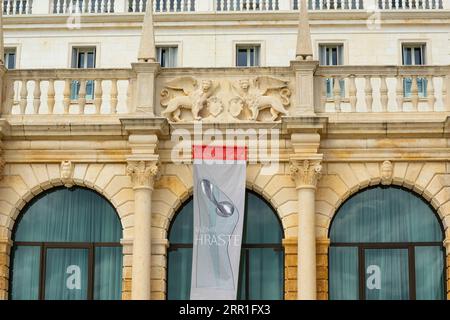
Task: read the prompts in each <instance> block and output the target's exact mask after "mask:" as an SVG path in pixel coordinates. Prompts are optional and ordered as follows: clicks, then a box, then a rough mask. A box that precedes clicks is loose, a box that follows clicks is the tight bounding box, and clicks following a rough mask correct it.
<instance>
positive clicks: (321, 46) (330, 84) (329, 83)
mask: <svg viewBox="0 0 450 320" xmlns="http://www.w3.org/2000/svg"><path fill="white" fill-rule="evenodd" d="M333 47H334V48H336V62H337V64H335V65H334V64H320V60H322V51H323V50H325V52H326V51H327V49H329V48H333ZM345 48H346V43H344V42H343V41H336V42H318V43H317V54H318V60H319V64H320V66H324V67H338V66H343V65H345V64H346V60H347V56H346V50H345ZM330 55H332V54H331V53H330ZM326 56H328V54H326ZM328 58H329V57H326V60H328ZM331 59H332V58H331ZM339 85H340V88H341V93H340V95H341V99H342V100H345V97H346V86H345V79H342V80H340V83H339ZM325 86H326V90H325V95H326V97H327V99H333V98H334V79H330V78H326V79H325Z"/></svg>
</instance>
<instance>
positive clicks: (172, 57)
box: [156, 46, 178, 68]
mask: <svg viewBox="0 0 450 320" xmlns="http://www.w3.org/2000/svg"><path fill="white" fill-rule="evenodd" d="M156 56H157V59H158V62H159V64H160V65H161V67H163V68H176V67H177V60H178V47H177V46H170V47H169V46H164V47H163V46H161V47H157V48H156Z"/></svg>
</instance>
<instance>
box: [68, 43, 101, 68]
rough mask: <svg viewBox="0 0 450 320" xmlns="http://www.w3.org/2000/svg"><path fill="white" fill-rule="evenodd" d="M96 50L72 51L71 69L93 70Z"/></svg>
mask: <svg viewBox="0 0 450 320" xmlns="http://www.w3.org/2000/svg"><path fill="white" fill-rule="evenodd" d="M95 58H96V48H95V47H80V48H73V49H72V68H78V69H86V68H95Z"/></svg>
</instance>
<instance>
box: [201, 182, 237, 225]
mask: <svg viewBox="0 0 450 320" xmlns="http://www.w3.org/2000/svg"><path fill="white" fill-rule="evenodd" d="M200 184H201V186H202V191H203V193H204V194H205V195H206V197H207V198H208V199H209V200H210V201H211V202H212V203H214V204H215V205H216V213H217V214H218V215H219V216H221V217H224V218H228V217H230V216H232V215H233V213H234V205H233V204H232V203H231V202H229V201H217V199H216V197H215V195H214V188H215V186H214V184H212V183H211V181H209V180H207V179H203V180H202V181H201V182H200Z"/></svg>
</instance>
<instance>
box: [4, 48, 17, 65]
mask: <svg viewBox="0 0 450 320" xmlns="http://www.w3.org/2000/svg"><path fill="white" fill-rule="evenodd" d="M17 52H18V48H17V47H5V48H4V56H3V58H2V59H3V60H4V61H3V64H4V66H5V68H6V69H8V70H14V69H17V60H18V59H17ZM12 53H14V67H13V68H9V67H8V56H9V55H11V54H12Z"/></svg>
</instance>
